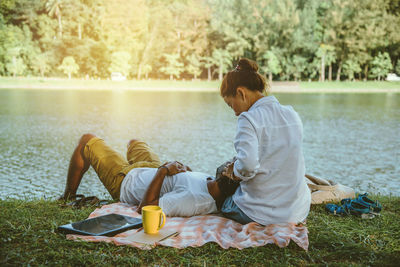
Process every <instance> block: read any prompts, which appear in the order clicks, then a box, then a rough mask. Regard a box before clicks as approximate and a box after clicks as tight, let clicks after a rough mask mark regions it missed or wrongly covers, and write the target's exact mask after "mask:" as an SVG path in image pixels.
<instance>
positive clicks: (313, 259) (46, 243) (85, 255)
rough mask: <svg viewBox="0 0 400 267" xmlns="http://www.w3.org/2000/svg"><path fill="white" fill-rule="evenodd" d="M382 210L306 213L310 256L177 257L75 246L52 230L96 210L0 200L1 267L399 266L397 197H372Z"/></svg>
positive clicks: (291, 252)
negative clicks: (367, 216)
mask: <svg viewBox="0 0 400 267" xmlns="http://www.w3.org/2000/svg"><path fill="white" fill-rule="evenodd" d="M373 198H377V199H378V200H379V201H380V202H381V203H382V205H383V207H384V209H383V211H382V213H381V216H379V217H375V218H374V219H371V220H363V219H360V218H357V217H335V216H332V215H329V214H327V213H326V212H325V210H324V208H323V206H322V205H318V206H312V208H311V212H310V215H309V217H308V221H307V227H308V230H309V242H310V246H309V251H308V252H306V251H303V250H302V249H301V248H299V247H298V246H297V245H296V244H294V242H291V243H290V245H289V246H288V247H287V248H283V249H281V248H279V247H277V246H275V245H266V246H264V247H258V248H249V249H245V250H242V251H240V250H237V249H228V250H224V249H221V248H220V247H219V246H218V245H216V244H215V243H209V244H206V245H205V246H203V247H199V248H187V249H182V250H178V249H175V248H167V247H157V248H155V249H153V250H150V251H143V250H139V249H136V248H131V247H126V246H115V245H113V244H107V243H86V242H74V241H69V240H66V239H65V236H64V235H62V234H60V233H57V232H56V231H55V229H56V228H57V226H58V225H61V224H65V223H69V222H73V221H78V220H82V219H85V218H87V217H88V215H89V214H90V213H91V212H92V211H93V210H94V208H84V209H82V210H74V209H70V208H60V207H59V206H58V203H57V202H55V201H46V200H34V201H24V200H15V199H8V200H0V206H1V212H0V265H2V266H16V265H18V266H19V265H49V266H53V265H60V266H75V265H81V266H83V265H85V266H86V265H89V266H110V265H113V266H117V265H129V266H132V265H163V266H164V265H173V266H175V265H195V266H214V265H220V266H227V265H273V266H275V265H284V266H287V265H301V266H304V265H307V266H308V265H315V266H318V265H335V266H349V265H352V266H367V265H368V266H396V265H398V262H399V261H400V224H399V223H398V222H399V221H400V197H393V196H377V197H376V196H373Z"/></svg>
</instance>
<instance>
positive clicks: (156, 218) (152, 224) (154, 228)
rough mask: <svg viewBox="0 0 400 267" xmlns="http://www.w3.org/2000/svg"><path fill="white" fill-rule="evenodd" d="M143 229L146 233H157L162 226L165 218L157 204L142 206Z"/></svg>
mask: <svg viewBox="0 0 400 267" xmlns="http://www.w3.org/2000/svg"><path fill="white" fill-rule="evenodd" d="M142 221H143V229H144V232H145V233H146V234H157V233H158V230H160V229H161V228H163V227H164V224H165V221H166V218H165V214H164V212H163V211H162V210H161V208H160V207H159V206H153V205H149V206H144V207H143V208H142Z"/></svg>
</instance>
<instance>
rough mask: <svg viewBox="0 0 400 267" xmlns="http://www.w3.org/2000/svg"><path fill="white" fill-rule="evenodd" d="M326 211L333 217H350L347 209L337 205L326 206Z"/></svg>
mask: <svg viewBox="0 0 400 267" xmlns="http://www.w3.org/2000/svg"><path fill="white" fill-rule="evenodd" d="M325 209H326V210H327V211H328V212H329V213H332V214H333V215H337V216H345V215H348V212H347V210H346V209H345V208H343V207H342V206H339V205H336V204H326V205H325Z"/></svg>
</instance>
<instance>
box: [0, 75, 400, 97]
mask: <svg viewBox="0 0 400 267" xmlns="http://www.w3.org/2000/svg"><path fill="white" fill-rule="evenodd" d="M219 85H220V81H204V80H194V81H187V80H183V81H181V80H179V81H176V80H173V81H170V80H127V81H111V80H80V79H71V80H68V79H61V78H18V77H17V78H10V77H0V90H93V91H97V90H102V91H111V90H118V91H139V92H146V91H147V92H160V91H161V92H210V93H218V92H219ZM270 91H271V93H400V82H386V81H382V82H376V81H367V82H363V81H362V82H346V81H342V82H272V84H271V90H270Z"/></svg>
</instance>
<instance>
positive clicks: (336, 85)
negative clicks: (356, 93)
mask: <svg viewBox="0 0 400 267" xmlns="http://www.w3.org/2000/svg"><path fill="white" fill-rule="evenodd" d="M300 89H322V90H323V89H338V90H340V89H346V90H349V89H358V90H366V91H368V90H377V89H378V90H379V89H400V82H387V81H380V82H378V81H366V82H363V81H361V82H348V81H342V82H336V81H332V82H301V83H300Z"/></svg>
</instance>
